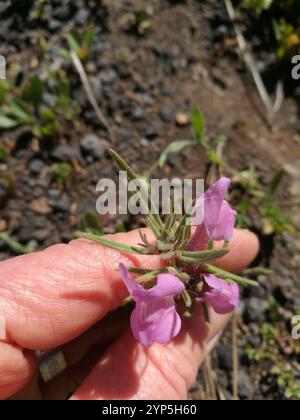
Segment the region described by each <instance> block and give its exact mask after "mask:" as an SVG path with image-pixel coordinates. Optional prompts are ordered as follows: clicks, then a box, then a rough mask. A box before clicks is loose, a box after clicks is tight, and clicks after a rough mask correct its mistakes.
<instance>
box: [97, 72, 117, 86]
mask: <svg viewBox="0 0 300 420" xmlns="http://www.w3.org/2000/svg"><path fill="white" fill-rule="evenodd" d="M117 77H118V75H117V73H116V72H115V70H113V69H108V70H104V71H102V72H101V74H100V78H101V80H102V82H103V83H104V84H106V85H112V84H113V83H114V82H115V81H116V79H117Z"/></svg>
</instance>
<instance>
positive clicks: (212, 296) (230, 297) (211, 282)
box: [202, 275, 240, 314]
mask: <svg viewBox="0 0 300 420" xmlns="http://www.w3.org/2000/svg"><path fill="white" fill-rule="evenodd" d="M204 279H205V282H206V284H207V285H208V286H209V291H208V292H205V293H204V295H203V298H202V299H203V300H204V301H205V302H207V303H209V304H210V305H211V306H212V307H213V309H214V310H215V312H217V313H218V314H227V313H229V312H232V311H233V310H234V308H235V307H236V306H237V305H238V304H239V301H240V298H239V288H238V286H237V284H235V283H228V282H227V281H226V280H223V279H218V278H217V277H215V276H213V275H205V276H204Z"/></svg>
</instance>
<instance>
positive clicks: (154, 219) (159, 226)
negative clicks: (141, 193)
mask: <svg viewBox="0 0 300 420" xmlns="http://www.w3.org/2000/svg"><path fill="white" fill-rule="evenodd" d="M109 152H110V154H111V156H112V158H113V159H114V160H115V161H116V163H117V164H118V166H119V168H120V169H121V170H123V171H125V172H126V173H127V177H128V180H129V182H130V181H134V180H136V179H139V177H138V176H137V175H136V174H135V173H134V172H133V170H132V169H131V168H130V166H129V165H128V164H127V163H126V162H125V160H124V159H123V158H122V157H121V156H120V155H119V154H118V153H117V152H116V151H115V150H113V149H110V150H109ZM145 195H146V194H145ZM141 204H142V205H143V207H144V209H145V210H147V213H148V218H149V220H150V221H151V223H152V224H153V225H156V226H155V232H154V233H155V236H156V237H157V238H158V237H159V236H160V234H161V233H162V231H163V229H164V224H163V222H162V220H161V218H160V216H159V214H158V210H157V209H156V207H155V205H154V203H152V202H151V200H150V204H149V203H146V202H145V201H143V202H142V203H141ZM152 210H153V212H154V213H157V214H152Z"/></svg>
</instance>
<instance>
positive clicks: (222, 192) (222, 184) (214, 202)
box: [204, 177, 231, 237]
mask: <svg viewBox="0 0 300 420" xmlns="http://www.w3.org/2000/svg"><path fill="white" fill-rule="evenodd" d="M230 183H231V181H230V179H229V178H225V177H223V178H221V179H220V180H219V181H218V182H216V183H215V184H214V185H212V186H211V187H210V188H209V189H208V190H207V191H206V193H205V196H204V224H205V227H206V230H207V234H208V236H209V237H211V236H212V235H213V232H214V230H215V228H216V226H217V224H218V222H219V218H220V214H221V211H222V207H223V204H224V199H225V197H226V194H227V192H228V189H229V186H230Z"/></svg>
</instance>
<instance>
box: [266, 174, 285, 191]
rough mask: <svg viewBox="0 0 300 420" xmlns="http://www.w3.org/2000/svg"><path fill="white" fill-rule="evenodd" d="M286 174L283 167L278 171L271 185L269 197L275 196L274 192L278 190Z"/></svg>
mask: <svg viewBox="0 0 300 420" xmlns="http://www.w3.org/2000/svg"><path fill="white" fill-rule="evenodd" d="M284 175H285V172H284V170H283V169H281V170H280V171H278V172H277V173H276V174H275V176H274V178H273V179H272V181H271V184H270V187H269V188H268V193H267V194H268V196H269V197H273V196H274V194H275V193H276V191H277V190H278V187H279V185H280V184H281V181H282V179H283V177H284Z"/></svg>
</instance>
